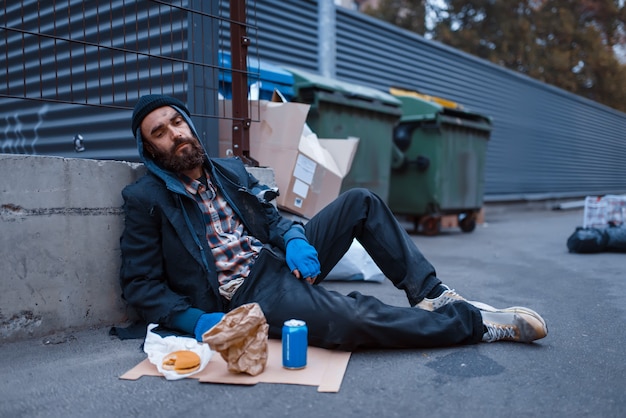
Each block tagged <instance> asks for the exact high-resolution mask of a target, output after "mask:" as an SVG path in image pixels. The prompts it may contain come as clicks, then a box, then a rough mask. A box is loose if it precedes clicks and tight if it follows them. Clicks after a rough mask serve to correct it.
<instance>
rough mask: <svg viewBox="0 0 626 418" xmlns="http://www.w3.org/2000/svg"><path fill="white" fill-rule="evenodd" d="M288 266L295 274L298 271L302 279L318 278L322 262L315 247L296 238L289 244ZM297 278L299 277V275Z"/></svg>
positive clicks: (287, 250)
mask: <svg viewBox="0 0 626 418" xmlns="http://www.w3.org/2000/svg"><path fill="white" fill-rule="evenodd" d="M286 258H287V265H288V266H289V269H290V270H291V271H292V272H294V271H295V270H298V272H299V273H300V277H299V278H300V279H308V278H314V277H317V276H318V275H319V274H320V262H319V260H318V258H317V251H316V250H315V247H313V246H312V245H311V244H309V243H308V242H307V241H306V240H305V239H302V238H295V239H292V240H290V241H289V242H288V243H287V249H286ZM294 274H296V277H297V276H298V275H297V273H294Z"/></svg>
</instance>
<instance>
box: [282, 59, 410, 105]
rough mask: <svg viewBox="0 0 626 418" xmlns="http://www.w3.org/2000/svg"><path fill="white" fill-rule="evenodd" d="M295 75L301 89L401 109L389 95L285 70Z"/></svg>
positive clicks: (313, 75)
mask: <svg viewBox="0 0 626 418" xmlns="http://www.w3.org/2000/svg"><path fill="white" fill-rule="evenodd" d="M285 69H286V70H287V71H289V72H290V73H291V74H293V78H294V83H295V84H296V85H298V86H299V87H300V88H302V87H314V88H317V89H319V90H327V91H332V92H339V93H342V94H343V95H345V96H347V97H354V98H365V99H368V100H372V101H379V102H381V103H384V104H387V105H393V106H396V107H399V106H400V104H401V102H400V101H399V100H398V99H397V98H396V97H394V96H393V95H391V94H389V93H385V92H384V91H381V90H377V89H374V88H371V87H366V86H361V85H358V84H352V83H348V82H345V81H340V80H336V79H333V78H328V77H323V76H321V75H318V74H314V73H309V72H307V71H302V70H300V69H296V68H285Z"/></svg>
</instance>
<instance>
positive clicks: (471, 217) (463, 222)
mask: <svg viewBox="0 0 626 418" xmlns="http://www.w3.org/2000/svg"><path fill="white" fill-rule="evenodd" d="M458 221H459V228H461V231H463V232H472V231H473V230H474V229H476V214H475V213H473V212H470V213H461V214H460V215H459V216H458Z"/></svg>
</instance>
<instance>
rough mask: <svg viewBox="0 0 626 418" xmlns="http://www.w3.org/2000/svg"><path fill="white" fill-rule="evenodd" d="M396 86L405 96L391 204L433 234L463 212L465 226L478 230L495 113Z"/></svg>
mask: <svg viewBox="0 0 626 418" xmlns="http://www.w3.org/2000/svg"><path fill="white" fill-rule="evenodd" d="M391 92H392V93H393V94H394V95H395V96H396V97H397V98H398V99H399V100H400V101H401V102H402V118H401V120H400V122H399V123H398V125H397V126H396V128H395V129H394V136H393V143H394V148H393V158H392V164H391V165H392V169H391V180H390V188H389V207H390V208H391V210H392V211H393V212H394V213H395V214H398V215H408V216H409V217H410V218H412V219H413V221H414V222H415V230H416V231H419V230H421V232H423V233H425V234H427V235H436V234H438V233H439V232H440V228H441V217H442V216H444V215H457V217H458V225H459V227H460V228H461V230H462V231H463V232H471V231H473V230H474V228H475V226H476V216H477V215H478V213H479V212H480V209H481V208H482V204H483V193H484V171H485V157H486V151H487V142H488V140H489V137H490V134H491V119H490V118H489V117H487V116H484V115H480V114H477V113H473V112H470V111H467V110H465V109H463V108H462V107H461V106H459V105H457V104H455V103H452V102H449V101H444V100H443V99H438V100H437V98H432V97H429V96H422V95H419V94H417V93H410V92H399V91H394V90H393V89H392V90H391Z"/></svg>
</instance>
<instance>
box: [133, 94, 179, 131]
mask: <svg viewBox="0 0 626 418" xmlns="http://www.w3.org/2000/svg"><path fill="white" fill-rule="evenodd" d="M171 105H174V106H176V107H177V108H179V109H180V110H182V111H183V112H185V113H186V114H187V116H191V115H190V114H189V109H187V106H185V104H184V103H183V102H181V101H180V100H178V99H177V98H175V97H171V96H165V95H163V94H148V95H146V96H142V97H140V98H139V100H138V101H137V104H136V105H135V109H133V126H132V129H133V136H134V135H136V133H137V128H139V126H140V125H141V122H142V121H143V118H145V117H146V116H147V115H148V113H150V112H152V111H153V110H154V109H158V108H159V107H163V106H171Z"/></svg>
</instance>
